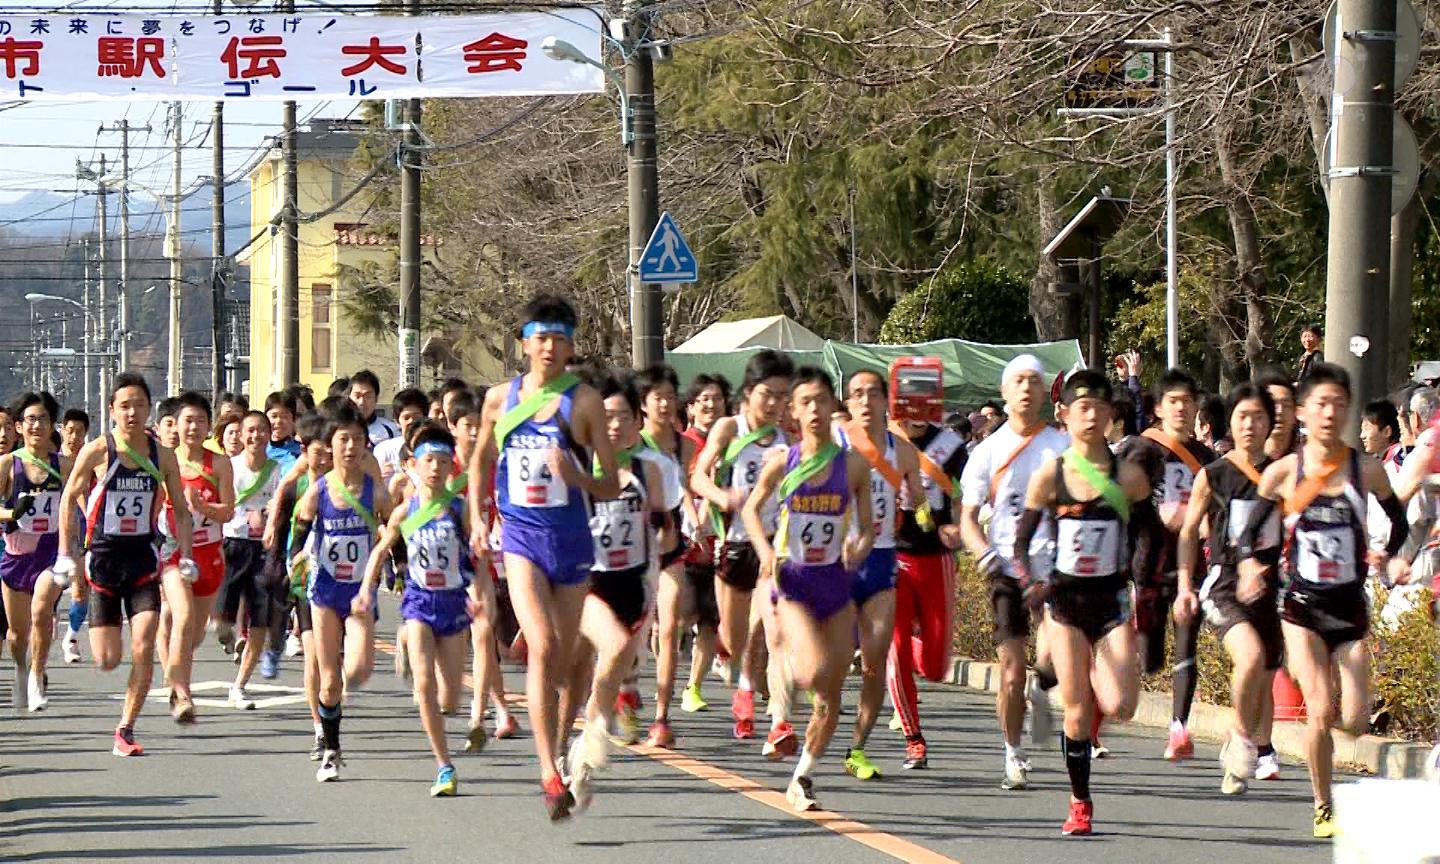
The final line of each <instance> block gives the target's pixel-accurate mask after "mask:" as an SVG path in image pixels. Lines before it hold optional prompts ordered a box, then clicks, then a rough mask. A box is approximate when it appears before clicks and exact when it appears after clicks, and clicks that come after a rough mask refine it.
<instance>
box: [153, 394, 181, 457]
mask: <svg viewBox="0 0 1440 864" xmlns="http://www.w3.org/2000/svg"><path fill="white" fill-rule="evenodd" d="M179 422H180V400H179V399H177V398H176V397H174V396H166V397H165V398H164V399H161V400H160V402H159V404H158V405H156V406H155V439H156V440H157V441H159V442H160V446H161V447H166V448H169V449H171V450H174V449H175V445H176V444H179V443H180V429H179Z"/></svg>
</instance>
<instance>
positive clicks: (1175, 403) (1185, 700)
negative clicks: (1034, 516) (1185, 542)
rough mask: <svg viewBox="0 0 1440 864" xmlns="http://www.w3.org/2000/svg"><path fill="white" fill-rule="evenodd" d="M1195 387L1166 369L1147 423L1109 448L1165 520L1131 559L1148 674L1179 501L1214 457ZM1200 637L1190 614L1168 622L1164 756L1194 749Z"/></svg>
mask: <svg viewBox="0 0 1440 864" xmlns="http://www.w3.org/2000/svg"><path fill="white" fill-rule="evenodd" d="M1198 392H1199V387H1198V385H1196V383H1195V379H1194V378H1192V377H1190V375H1189V374H1188V373H1186V372H1184V371H1182V370H1179V369H1171V370H1169V371H1167V372H1166V373H1165V374H1164V375H1162V376H1161V377H1160V382H1159V383H1158V384H1157V385H1156V387H1155V416H1156V418H1157V419H1158V420H1159V425H1158V426H1153V427H1151V428H1149V429H1146V430H1144V431H1143V432H1141V433H1140V435H1139V437H1136V438H1131V439H1129V440H1128V441H1126V442H1125V443H1124V444H1122V445H1121V446H1120V447H1119V449H1117V450H1116V455H1117V456H1118V457H1119V458H1120V459H1122V460H1124V461H1126V462H1130V463H1132V464H1134V465H1136V466H1138V467H1139V468H1140V469H1141V470H1143V471H1144V472H1145V476H1146V477H1148V478H1149V480H1150V488H1151V489H1153V490H1154V496H1153V500H1154V503H1155V507H1156V509H1157V510H1158V511H1159V513H1160V521H1161V522H1162V523H1163V524H1164V526H1165V542H1164V544H1163V545H1162V546H1161V547H1159V548H1157V549H1155V550H1153V551H1154V554H1153V555H1152V556H1151V557H1150V558H1148V559H1144V560H1141V561H1139V562H1138V564H1137V566H1138V567H1139V568H1140V572H1139V573H1137V574H1136V579H1137V582H1136V602H1135V621H1136V626H1137V627H1138V628H1139V638H1138V643H1137V644H1138V646H1139V651H1140V658H1141V662H1142V663H1143V664H1144V667H1143V668H1144V672H1145V674H1146V675H1154V674H1156V673H1158V672H1159V671H1160V669H1161V668H1162V667H1163V666H1164V665H1165V629H1166V623H1167V622H1168V621H1170V618H1171V616H1170V610H1171V608H1172V607H1173V606H1174V603H1175V596H1176V594H1177V591H1178V588H1177V585H1178V577H1177V576H1176V573H1175V569H1176V565H1177V554H1176V551H1175V550H1176V545H1177V543H1178V542H1179V537H1180V527H1181V525H1183V524H1184V521H1185V508H1186V506H1187V505H1188V504H1189V503H1190V492H1191V489H1193V488H1194V486H1195V475H1196V474H1198V473H1200V469H1201V467H1202V466H1204V465H1208V464H1210V463H1211V462H1213V461H1215V453H1214V452H1213V451H1212V450H1211V449H1210V448H1209V447H1206V446H1205V445H1204V444H1201V443H1200V442H1198V441H1196V440H1195V412H1196V405H1195V399H1196V395H1197V394H1198ZM1199 638H1200V619H1199V618H1198V617H1195V616H1191V617H1190V618H1187V619H1186V620H1184V621H1180V620H1176V621H1175V645H1174V651H1173V654H1174V659H1175V665H1174V667H1173V668H1172V669H1171V675H1172V678H1173V683H1172V688H1171V689H1172V691H1173V692H1172V697H1171V701H1172V703H1173V704H1172V706H1171V707H1172V714H1171V719H1170V735H1169V740H1168V741H1167V742H1166V744H1165V758H1166V759H1169V760H1171V761H1178V760H1181V759H1189V758H1191V757H1192V756H1194V755H1195V745H1194V744H1193V743H1192V742H1191V741H1190V730H1189V728H1187V726H1186V724H1187V723H1188V722H1189V720H1190V706H1191V705H1193V704H1194V702H1195V686H1196V681H1197V672H1196V668H1195V651H1196V648H1197V644H1198V641H1199Z"/></svg>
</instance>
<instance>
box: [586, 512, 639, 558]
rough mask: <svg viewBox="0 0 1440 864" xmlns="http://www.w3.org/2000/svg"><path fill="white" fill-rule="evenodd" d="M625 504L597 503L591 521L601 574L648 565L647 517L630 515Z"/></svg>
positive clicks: (635, 514) (591, 533) (631, 513)
mask: <svg viewBox="0 0 1440 864" xmlns="http://www.w3.org/2000/svg"><path fill="white" fill-rule="evenodd" d="M628 504H629V502H627V501H625V500H623V499H622V500H618V501H605V502H597V506H596V509H595V515H594V516H593V517H591V519H590V536H591V537H592V538H593V539H594V542H595V564H596V566H597V569H600V570H629V569H631V568H632V567H639V566H640V565H641V564H644V563H645V544H644V543H643V542H642V541H643V539H644V535H643V534H642V533H641V532H642V531H644V530H645V522H644V520H645V514H643V513H633V512H631V511H630V509H629V506H628Z"/></svg>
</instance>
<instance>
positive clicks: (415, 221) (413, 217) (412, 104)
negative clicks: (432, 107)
mask: <svg viewBox="0 0 1440 864" xmlns="http://www.w3.org/2000/svg"><path fill="white" fill-rule="evenodd" d="M408 5H409V7H410V9H411V10H412V13H413V11H414V10H415V3H414V0H411V2H410V3H409V4H408ZM420 111H421V109H420V100H419V99H411V100H409V101H408V103H407V104H406V107H405V131H404V139H403V142H404V143H403V144H402V145H401V147H400V160H401V165H402V166H403V168H402V171H401V173H400V340H399V342H400V379H399V380H400V386H401V387H418V386H419V385H420V159H421V153H420V141H421V139H420Z"/></svg>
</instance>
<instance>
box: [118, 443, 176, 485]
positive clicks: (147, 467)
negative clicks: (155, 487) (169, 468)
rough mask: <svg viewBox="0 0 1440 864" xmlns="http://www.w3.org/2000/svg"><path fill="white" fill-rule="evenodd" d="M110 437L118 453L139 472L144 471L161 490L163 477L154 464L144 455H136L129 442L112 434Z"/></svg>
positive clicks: (163, 483)
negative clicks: (128, 459)
mask: <svg viewBox="0 0 1440 864" xmlns="http://www.w3.org/2000/svg"><path fill="white" fill-rule="evenodd" d="M110 437H111V439H112V440H114V442H115V446H116V447H118V448H119V449H120V452H121V453H124V454H125V455H126V456H129V457H130V461H131V462H134V463H135V464H136V465H139V466H140V470H142V471H144V472H145V473H146V474H149V475H150V476H151V477H154V478H155V482H156V483H159V484H160V486H161V487H162V488H163V487H164V486H165V475H164V474H162V473H160V469H159V468H156V467H155V463H154V462H151V461H150V457H148V456H146V455H144V454H143V453H136V452H135V448H133V447H131V446H130V442H129V441H126V440H125V439H124V438H121V437H119V436H118V435H114V434H112V435H111V436H110Z"/></svg>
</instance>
